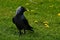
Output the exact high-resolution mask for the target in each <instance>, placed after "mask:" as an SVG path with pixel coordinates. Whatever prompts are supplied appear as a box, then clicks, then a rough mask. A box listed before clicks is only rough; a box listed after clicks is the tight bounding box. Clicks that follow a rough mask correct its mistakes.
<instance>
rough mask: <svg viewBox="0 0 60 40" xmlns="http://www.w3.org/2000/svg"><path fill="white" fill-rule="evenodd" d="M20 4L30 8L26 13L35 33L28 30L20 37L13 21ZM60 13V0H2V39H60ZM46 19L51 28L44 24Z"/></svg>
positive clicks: (0, 21) (0, 32) (0, 24)
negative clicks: (59, 14)
mask: <svg viewBox="0 0 60 40" xmlns="http://www.w3.org/2000/svg"><path fill="white" fill-rule="evenodd" d="M27 3H28V4H27ZM18 6H24V7H26V8H27V9H28V10H29V11H26V12H25V14H24V15H25V17H26V18H27V19H28V22H29V24H30V25H31V26H32V27H33V28H34V31H35V32H34V33H29V32H27V33H26V34H25V35H21V36H20V37H19V34H18V30H17V28H16V26H15V25H14V24H13V23H12V17H13V16H15V14H16V13H15V11H16V8H17V7H18ZM31 10H34V11H31ZM58 13H60V0H32V1H31V0H0V40H60V16H58V15H57V14H58ZM34 21H38V22H37V23H35V22H34ZM44 21H47V22H48V25H49V28H47V27H46V26H45V25H44V23H43V22H44Z"/></svg>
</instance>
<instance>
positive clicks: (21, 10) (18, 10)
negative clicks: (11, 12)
mask: <svg viewBox="0 0 60 40" xmlns="http://www.w3.org/2000/svg"><path fill="white" fill-rule="evenodd" d="M25 11H27V9H26V8H25V7H23V6H19V7H18V8H17V10H16V14H19V13H23V12H25Z"/></svg>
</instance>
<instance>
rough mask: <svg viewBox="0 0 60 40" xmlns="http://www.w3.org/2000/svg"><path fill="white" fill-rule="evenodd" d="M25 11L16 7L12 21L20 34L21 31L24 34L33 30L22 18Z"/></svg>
mask: <svg viewBox="0 0 60 40" xmlns="http://www.w3.org/2000/svg"><path fill="white" fill-rule="evenodd" d="M25 11H27V10H26V9H25V8H24V7H22V6H21V7H18V8H17V10H16V15H15V16H14V17H13V19H12V20H13V23H14V24H15V25H16V27H17V29H18V30H19V33H20V34H22V32H21V30H24V33H26V30H30V31H32V32H33V28H32V27H31V26H30V25H29V23H28V21H27V19H26V18H25V16H24V12H25Z"/></svg>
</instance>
